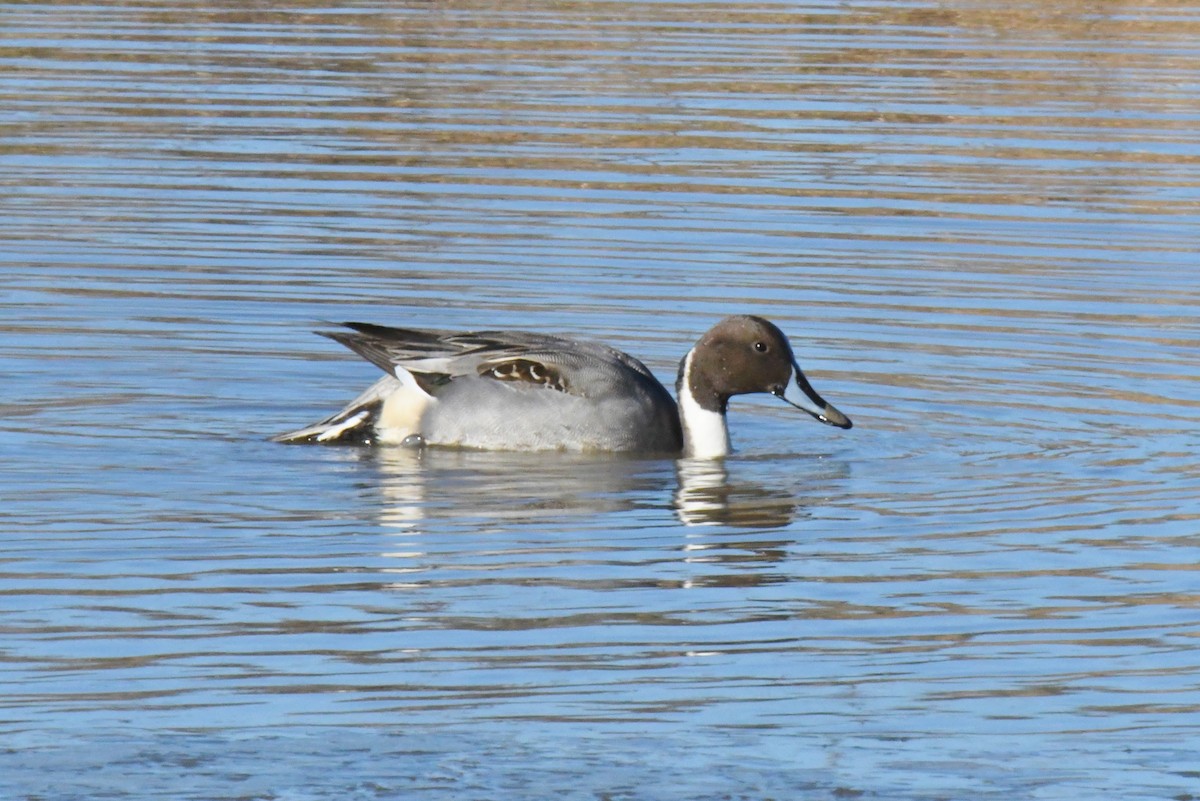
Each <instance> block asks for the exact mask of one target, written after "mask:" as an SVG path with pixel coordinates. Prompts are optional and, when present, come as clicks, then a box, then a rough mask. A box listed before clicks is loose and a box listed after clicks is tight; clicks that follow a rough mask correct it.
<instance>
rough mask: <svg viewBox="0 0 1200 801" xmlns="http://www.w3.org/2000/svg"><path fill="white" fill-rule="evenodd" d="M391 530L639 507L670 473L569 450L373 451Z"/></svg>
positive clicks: (663, 465)
mask: <svg viewBox="0 0 1200 801" xmlns="http://www.w3.org/2000/svg"><path fill="white" fill-rule="evenodd" d="M369 453H370V456H371V458H372V460H373V461H374V462H375V464H376V465H377V466H378V468H379V471H380V474H381V478H382V481H381V482H380V488H381V492H382V493H383V496H384V505H383V507H382V511H381V522H382V523H383V525H384V526H386V527H388V528H391V529H400V530H403V529H414V528H418V527H419V526H420V525H421V524H422V523H426V522H430V521H435V520H440V521H450V520H455V519H468V520H473V521H475V522H476V523H477V522H478V521H479V520H480V519H483V518H486V519H487V520H489V521H493V522H495V523H497V524H502V523H504V522H506V521H507V522H517V521H519V522H522V523H525V524H529V523H537V522H538V521H545V522H547V523H552V522H554V521H556V520H561V519H562V518H564V517H568V516H579V515H593V514H597V513H602V514H611V513H619V512H623V511H628V510H632V509H638V508H646V507H648V506H650V505H651V504H652V499H653V498H656V497H661V496H662V495H663V494H664V493H665V492H666V491H667V488H668V487H669V485H670V483H671V481H672V477H671V470H670V462H669V461H665V460H662V459H646V458H631V457H623V456H614V455H607V454H605V455H591V454H570V453H559V452H551V453H499V452H494V451H491V452H489V451H470V450H453V449H444V448H429V449H409V448H387V447H384V448H375V449H372V450H371V451H369Z"/></svg>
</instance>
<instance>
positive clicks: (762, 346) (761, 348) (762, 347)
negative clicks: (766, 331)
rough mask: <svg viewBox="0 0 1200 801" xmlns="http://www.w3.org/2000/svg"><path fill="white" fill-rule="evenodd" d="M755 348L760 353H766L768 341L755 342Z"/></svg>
mask: <svg viewBox="0 0 1200 801" xmlns="http://www.w3.org/2000/svg"><path fill="white" fill-rule="evenodd" d="M754 349H755V350H756V351H758V352H759V353H766V352H767V343H766V342H755V343H754Z"/></svg>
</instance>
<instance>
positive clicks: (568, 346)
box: [272, 314, 852, 459]
mask: <svg viewBox="0 0 1200 801" xmlns="http://www.w3.org/2000/svg"><path fill="white" fill-rule="evenodd" d="M339 326H340V327H339V328H338V329H337V330H325V331H317V332H315V333H317V334H320V335H321V336H325V337H328V338H329V339H332V340H333V341H334V342H337V343H339V344H341V345H344V346H345V347H347V348H349V349H350V350H352V351H354V352H355V353H356V354H358V355H359V356H361V357H363V358H364V359H366V360H367V361H369V362H371V363H372V364H374V365H376V366H377V367H379V368H380V369H382V370H383V372H384V373H385V375H384V376H383V377H382V378H380V379H379V380H377V381H376V382H375V383H374V384H372V385H371V386H370V387H369V388H368V389H367V390H366V391H364V392H363V393H362V394H361V395H359V396H358V397H357V398H355V399H354V400H352V401H351V402H350V403H349V404H347V405H346V406H345V407H344V408H343V409H341V410H340V411H338V412H336V413H334V414H332V415H330V416H329V417H326V418H325V419H323V420H321V421H320V422H318V423H315V424H313V425H311V426H306V427H305V428H301V429H299V430H297V431H291V432H289V433H286V434H280V435H278V436H276V437H273V438H272V439H273V440H275V441H277V442H286V443H321V444H333V443H353V444H359V445H404V446H408V447H419V448H424V447H457V448H470V449H479V450H499V451H553V450H560V451H584V452H587V451H595V452H614V453H635V454H651V453H662V454H675V455H681V456H683V457H685V458H697V459H720V458H723V457H725V456H727V455H729V453H730V452H731V450H732V447H731V443H730V438H729V427H728V424H727V421H726V412H727V410H728V407H729V400H730V399H731V398H733V397H735V396H738V395H746V394H751V393H764V394H770V395H774V396H775V397H777V398H779V399H781V400H783V401H785V402H786V403H788V404H791V405H792V406H794V407H795V408H797V409H799V410H801V411H803V412H806V413H807V414H809V415H810V416H812V417H813V418H814V419H816V420H818V421H819V422H821V423H825V424H826V425H829V426H834V427H837V428H842V429H849V428H851V426H852V423H851V422H850V418H848V417H847V416H846V415H844V414H842V413H841V412H840V411H838V410H837V409H836V408H835V407H834V406H833V405H832V404H829V403H827V402H826V401H825V400H824V399H823V398H822V397H821V396H820V395H819V394H818V393H817V391H816V390H815V389H813V387H812V384H810V383H809V381H808V378H807V377H806V376H805V374H804V372H803V371H802V370H801V369H800V365H799V364H798V363H797V361H796V357H795V355H794V353H793V351H792V346H791V344H790V343H789V341H788V338H787V336H786V335H785V334H784V333H783V331H781V330H780V329H779V328H778V327H777V326H776V325H775V324H774V323H772V322H770V321H769V320H766V319H764V318H762V317H758V316H755V315H748V314H741V315H733V316H730V317H726V318H724V319H723V320H721V321H720V322H718V323H717V324H716V325H714V326H713V327H712V328H711V329H709V330H708V331H707V332H706V333H705V334H704V335H703V336H701V337H700V339H699V340H698V341H697V342H696V344H695V345H694V346H692V348H691V349H690V350H689V351H688V352H687V353H686V354H685V355H684V357H683V359H682V360H681V361H680V363H679V372H678V376H677V378H676V381H675V391H676V395H677V397H678V400H676V399H675V398H672V397H671V394H670V392H668V391H667V389H666V388H665V387H664V386H663V385H662V384H661V383H660V382H659V381H658V379H656V378H655V377H654V375H653V374H652V373H651V372H650V370H649V369H647V367H646V366H645V365H644V364H642V363H641V362H640V361H638V360H637V359H635V358H634V357H633V356H630V355H629V354H628V353H625V352H623V351H620V350H617V349H616V348H612V347H609V346H608V345H604V344H601V343H598V342H589V341H581V340H576V339H570V338H567V337H562V336H554V335H550V334H541V333H532V332H528V331H474V332H454V331H443V330H430V329H416V328H395V327H391V326H386V325H376V324H373V323H361V322H346V323H341V324H339Z"/></svg>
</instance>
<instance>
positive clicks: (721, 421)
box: [678, 351, 730, 459]
mask: <svg viewBox="0 0 1200 801" xmlns="http://www.w3.org/2000/svg"><path fill="white" fill-rule="evenodd" d="M693 352H694V351H688V355H687V356H686V357H684V360H683V380H682V381H680V382H679V390H678V394H679V422H680V423H681V424H682V426H683V455H684V456H687V457H690V458H695V459H720V458H721V457H722V456H727V455H728V454H729V450H730V448H729V427H728V426H727V425H726V424H725V415H724V414H722V413H721V412H713V411H709V410H708V409H705V408H704V407H702V406H701V405H700V403H699V402H698V401H697V400H696V396H695V395H693V394H692V353H693Z"/></svg>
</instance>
